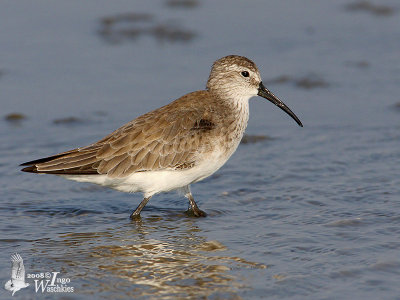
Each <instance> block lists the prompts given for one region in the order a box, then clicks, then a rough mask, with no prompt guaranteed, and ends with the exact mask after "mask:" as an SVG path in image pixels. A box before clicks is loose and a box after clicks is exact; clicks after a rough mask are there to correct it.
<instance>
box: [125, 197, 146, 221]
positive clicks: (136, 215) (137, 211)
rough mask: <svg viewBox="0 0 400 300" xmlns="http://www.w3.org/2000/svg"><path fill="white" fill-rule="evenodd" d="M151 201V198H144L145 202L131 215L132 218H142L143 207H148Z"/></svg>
mask: <svg viewBox="0 0 400 300" xmlns="http://www.w3.org/2000/svg"><path fill="white" fill-rule="evenodd" d="M150 199H151V196H150V197H147V198H144V199H143V201H142V202H140V204H139V205H138V207H136V209H135V211H134V212H133V213H132V214H131V216H130V218H131V219H136V218H140V212H141V211H142V209H143V207H145V206H146V204H147V202H149V200H150Z"/></svg>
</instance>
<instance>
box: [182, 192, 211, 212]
mask: <svg viewBox="0 0 400 300" xmlns="http://www.w3.org/2000/svg"><path fill="white" fill-rule="evenodd" d="M186 197H187V198H188V199H189V209H188V212H189V213H193V215H194V216H195V217H205V216H207V214H206V213H205V212H204V211H202V210H201V209H200V208H199V207H198V206H197V204H196V202H195V201H194V198H193V196H192V194H191V193H190V194H188V195H186Z"/></svg>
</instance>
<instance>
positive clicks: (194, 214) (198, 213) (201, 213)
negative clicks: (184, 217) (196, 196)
mask: <svg viewBox="0 0 400 300" xmlns="http://www.w3.org/2000/svg"><path fill="white" fill-rule="evenodd" d="M186 213H187V214H188V215H189V216H190V217H197V218H199V217H203V218H204V217H206V216H207V214H206V213H205V212H204V211H202V210H201V209H199V208H195V209H193V208H192V207H190V208H189V209H188V210H187V211H186Z"/></svg>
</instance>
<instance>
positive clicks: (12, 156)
mask: <svg viewBox="0 0 400 300" xmlns="http://www.w3.org/2000/svg"><path fill="white" fill-rule="evenodd" d="M399 16H400V5H399V3H398V1H394V0H385V1H377V0H376V1H373V0H371V1H358V0H354V1H353V0H337V1H328V0H323V1H311V0H304V1H294V0H284V1H282V0H279V1H278V0H271V1H265V0H263V1H261V0H254V1H239V0H233V1H229V2H226V1H225V2H223V1H210V0H208V1H207V0H158V1H126V0H114V1H105V0H97V1H93V0H90V1H89V0H87V1H84V2H76V1H41V0H39V1H27V0H20V1H3V2H1V4H0V28H1V30H0V108H1V109H0V112H1V116H0V117H1V120H0V139H1V141H2V142H1V144H0V187H1V189H0V201H1V202H0V203H1V205H0V216H1V217H0V232H1V234H0V270H1V272H0V282H1V283H2V284H4V283H5V282H6V281H7V280H8V279H9V278H10V275H11V274H10V272H11V269H10V254H11V253H13V252H18V253H20V254H21V256H22V257H23V258H24V263H25V268H26V272H27V273H30V274H32V273H40V272H60V276H62V277H64V278H66V277H67V278H70V280H71V282H70V284H69V285H70V286H73V287H74V292H73V293H46V292H45V293H43V294H42V293H40V292H39V293H38V294H36V293H35V290H34V288H33V286H34V282H33V280H32V279H28V280H27V281H28V282H29V283H30V284H31V286H30V287H28V288H26V289H23V290H21V291H18V292H17V293H16V295H15V297H17V296H18V297H19V298H23V299H31V298H33V297H37V298H40V299H41V298H54V297H56V298H60V299H61V298H62V299H92V298H98V299H104V298H112V299H132V298H134V299H148V298H152V299H184V298H193V299H204V298H207V299H261V298H269V299H338V298H342V299H398V298H399V295H400V287H399V285H398V282H399V280H400V238H399V234H400V229H399V228H400V213H399V211H400V210H399V209H400V176H399V173H400V151H399V150H400V147H399V146H400V144H399V139H400V96H399V94H400V93H399V92H400V89H399V86H400V51H399V49H400V26H399V24H400V23H399V21H400V19H399ZM228 54H239V55H244V56H247V57H249V58H250V59H252V60H254V61H255V62H256V64H257V65H258V67H259V69H260V72H261V74H262V76H263V79H264V82H265V83H266V85H267V86H268V87H269V88H270V89H271V90H272V91H273V92H274V93H275V94H276V95H277V96H278V97H280V98H281V99H282V100H283V101H284V102H285V103H286V104H287V105H288V106H289V107H290V108H291V109H292V110H293V111H294V112H295V113H296V114H297V115H298V116H299V118H300V119H301V120H302V122H303V124H304V128H300V127H298V126H297V125H296V124H295V123H294V122H293V120H291V119H290V118H289V117H288V116H287V115H286V114H284V113H283V112H282V111H280V110H279V109H277V108H276V107H274V106H273V105H271V104H270V103H267V102H265V101H264V100H263V99H261V98H254V99H252V100H251V103H250V109H251V111H250V121H249V126H248V129H247V134H248V135H249V136H248V137H247V139H246V141H245V143H243V144H242V145H240V147H239V148H238V150H237V152H236V153H235V154H234V156H233V157H232V158H231V159H230V160H229V161H228V163H227V164H226V165H225V166H224V167H223V168H222V169H221V170H219V171H218V172H217V173H216V174H215V175H213V176H212V177H210V178H208V179H206V180H204V181H202V182H200V183H197V184H195V185H193V186H192V190H193V193H194V195H195V198H196V199H197V201H198V203H199V206H200V208H201V209H203V210H205V211H206V212H208V214H209V216H208V217H207V218H201V219H195V218H190V217H188V216H186V215H185V213H184V210H185V209H186V207H187V203H186V200H185V199H184V198H183V197H181V196H179V195H177V194H175V193H168V194H160V195H158V196H155V197H154V198H153V199H152V200H151V201H150V203H149V205H148V206H146V208H145V209H144V211H143V212H142V220H141V221H138V222H134V221H131V220H130V219H129V214H130V212H131V211H132V209H134V208H135V207H136V205H137V204H138V203H139V202H140V201H141V195H139V194H135V195H129V194H123V193H119V192H116V191H113V190H109V189H105V188H101V187H98V186H94V185H90V184H82V183H75V182H70V181H66V180H64V179H62V178H58V177H55V176H36V175H32V174H25V173H22V172H20V171H19V167H18V165H19V164H20V163H22V162H25V161H28V160H32V159H35V158H40V157H43V156H48V155H51V154H55V153H57V152H61V151H65V150H68V149H71V148H74V147H78V146H83V145H86V144H89V143H91V142H94V141H96V140H98V139H100V138H102V137H103V136H104V135H106V134H108V133H109V132H111V131H112V130H114V129H116V128H118V127H119V126H121V125H122V124H124V123H126V122H128V121H130V120H132V119H133V118H135V117H137V116H139V115H140V114H142V113H145V112H147V111H150V110H152V109H155V108H157V107H159V106H161V105H164V104H167V103H168V102H170V101H171V100H173V99H176V98H178V97H180V96H182V95H184V94H185V93H187V92H190V91H194V90H199V89H204V87H205V82H206V80H207V77H208V74H209V71H210V66H211V64H212V62H213V61H214V60H216V59H218V58H220V57H222V56H225V55H228ZM254 136H256V137H254ZM9 297H10V293H9V292H8V291H6V290H4V289H0V298H6V299H7V298H9Z"/></svg>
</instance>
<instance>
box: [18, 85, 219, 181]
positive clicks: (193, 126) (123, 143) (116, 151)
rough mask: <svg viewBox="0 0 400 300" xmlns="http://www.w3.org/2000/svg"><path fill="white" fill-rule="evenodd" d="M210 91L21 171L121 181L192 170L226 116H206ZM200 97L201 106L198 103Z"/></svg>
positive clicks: (193, 96) (166, 107) (192, 95)
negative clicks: (134, 176)
mask: <svg viewBox="0 0 400 300" xmlns="http://www.w3.org/2000/svg"><path fill="white" fill-rule="evenodd" d="M208 93H209V92H207V91H199V92H194V93H191V94H188V95H186V96H183V97H182V98H180V99H178V100H176V101H174V102H172V103H170V104H168V105H166V106H164V107H161V108H159V109H157V110H155V111H152V112H149V113H147V114H145V115H143V116H141V117H139V118H137V119H135V120H133V121H131V122H129V123H128V124H126V125H124V126H123V127H121V128H119V129H117V130H116V131H114V132H113V133H111V134H109V135H108V136H106V137H104V138H103V139H101V140H99V141H98V142H96V143H94V144H92V145H89V146H87V147H83V148H78V149H74V150H70V151H67V152H64V153H60V154H58V155H55V156H51V157H48V158H44V159H40V160H36V161H32V162H29V163H26V164H24V165H28V166H29V167H27V168H25V169H23V171H27V172H37V173H53V174H76V175H79V174H108V175H109V176H111V177H124V176H127V175H129V174H130V173H133V172H141V171H149V170H163V169H176V168H178V169H183V168H190V167H193V166H194V165H195V161H196V157H198V155H199V153H201V152H202V151H205V150H207V149H206V148H212V147H213V144H212V143H211V141H210V140H209V137H211V136H212V135H213V134H215V133H216V132H220V131H219V130H215V128H217V127H218V124H220V123H222V118H223V117H224V116H221V117H220V119H218V116H216V115H215V114H213V113H210V112H212V111H213V110H214V106H215V105H217V104H216V101H215V99H214V100H213V98H212V97H211V96H210V95H209V94H208ZM199 99H202V101H203V102H204V103H202V104H201V105H200V104H199V103H198V102H199V101H200V100H199ZM196 101H197V103H196ZM213 101H214V102H213ZM222 111H223V110H222ZM211 115H212V116H213V118H214V119H213V120H211V119H210V116H211Z"/></svg>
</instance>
